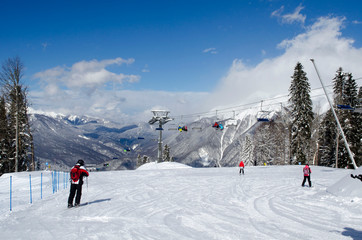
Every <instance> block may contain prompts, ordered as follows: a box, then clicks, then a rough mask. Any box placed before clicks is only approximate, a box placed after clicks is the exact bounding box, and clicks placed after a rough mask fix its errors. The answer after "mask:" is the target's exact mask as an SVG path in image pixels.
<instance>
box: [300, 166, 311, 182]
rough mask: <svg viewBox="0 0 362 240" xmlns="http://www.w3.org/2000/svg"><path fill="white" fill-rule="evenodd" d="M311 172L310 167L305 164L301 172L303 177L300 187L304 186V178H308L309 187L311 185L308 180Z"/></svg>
mask: <svg viewBox="0 0 362 240" xmlns="http://www.w3.org/2000/svg"><path fill="white" fill-rule="evenodd" d="M311 173H312V170H311V169H310V167H309V165H308V164H307V165H305V167H304V168H303V174H304V179H303V182H302V187H304V183H305V180H307V179H308V183H309V187H312V182H311V181H310V174H311Z"/></svg>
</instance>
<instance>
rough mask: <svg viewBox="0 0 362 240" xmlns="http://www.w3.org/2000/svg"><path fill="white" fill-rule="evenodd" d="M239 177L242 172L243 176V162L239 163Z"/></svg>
mask: <svg viewBox="0 0 362 240" xmlns="http://www.w3.org/2000/svg"><path fill="white" fill-rule="evenodd" d="M239 168H240V170H239V175H241V172H243V175H244V162H243V161H240V163H239Z"/></svg>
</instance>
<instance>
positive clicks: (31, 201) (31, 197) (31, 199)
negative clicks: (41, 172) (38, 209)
mask: <svg viewBox="0 0 362 240" xmlns="http://www.w3.org/2000/svg"><path fill="white" fill-rule="evenodd" d="M29 187H30V204H32V203H33V196H32V194H31V174H29Z"/></svg>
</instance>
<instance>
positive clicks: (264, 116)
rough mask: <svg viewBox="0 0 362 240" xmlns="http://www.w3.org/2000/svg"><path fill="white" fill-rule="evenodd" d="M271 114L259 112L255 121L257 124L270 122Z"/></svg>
mask: <svg viewBox="0 0 362 240" xmlns="http://www.w3.org/2000/svg"><path fill="white" fill-rule="evenodd" d="M270 113H271V112H270V111H263V110H262V111H259V112H258V114H257V117H256V119H257V121H258V122H271V121H272V119H271V118H270V116H269V114H270Z"/></svg>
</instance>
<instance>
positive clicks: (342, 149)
mask: <svg viewBox="0 0 362 240" xmlns="http://www.w3.org/2000/svg"><path fill="white" fill-rule="evenodd" d="M333 83H334V86H333V92H334V104H335V106H336V114H337V117H338V120H339V122H340V124H341V127H342V129H343V132H344V134H345V136H346V139H347V142H348V144H349V147H350V150H351V152H352V153H353V155H354V158H355V162H356V164H357V166H359V165H361V164H362V163H361V150H360V149H361V147H360V146H361V139H362V133H361V131H362V130H361V120H362V117H361V115H360V114H359V113H357V112H353V111H351V110H346V109H343V108H342V109H338V107H337V106H339V105H344V106H349V107H351V108H354V107H356V106H357V105H358V103H359V99H358V86H357V84H356V81H355V80H354V79H353V76H352V74H351V73H343V69H342V68H339V69H338V70H337V73H336V75H335V77H334V79H333ZM337 138H338V142H337V144H336V145H337V146H338V149H337V153H338V154H337V161H338V167H347V166H350V167H352V162H351V159H350V156H349V154H348V151H347V149H346V146H345V143H344V141H343V139H342V136H341V135H340V133H339V132H338V133H337Z"/></svg>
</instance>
